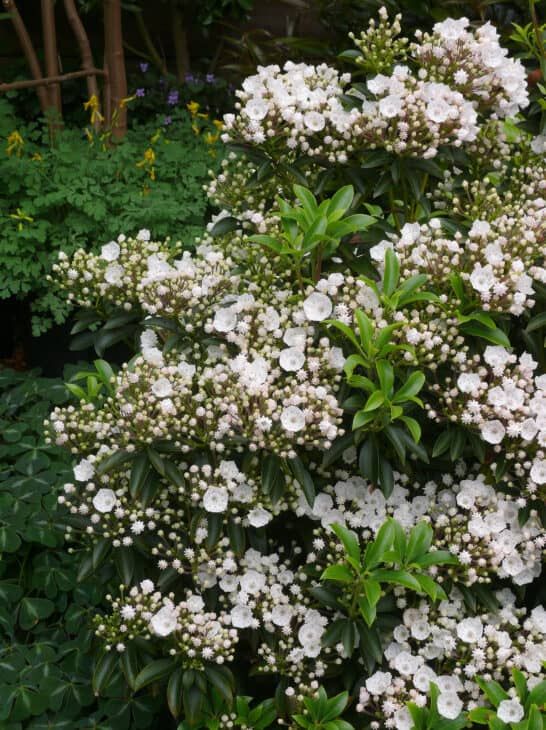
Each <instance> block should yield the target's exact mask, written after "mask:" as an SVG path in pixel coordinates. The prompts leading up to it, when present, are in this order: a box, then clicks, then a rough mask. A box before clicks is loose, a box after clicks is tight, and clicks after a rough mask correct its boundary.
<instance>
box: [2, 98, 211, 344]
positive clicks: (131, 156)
mask: <svg viewBox="0 0 546 730" xmlns="http://www.w3.org/2000/svg"><path fill="white" fill-rule="evenodd" d="M128 103H130V102H128ZM87 113H88V114H89V115H90V117H92V116H93V114H94V113H97V112H96V111H94V108H93V105H92V104H91V105H90V106H89V105H88V109H87ZM0 136H2V137H3V140H4V141H3V144H2V149H1V150H0V153H1V154H0V174H1V175H2V179H3V180H4V185H3V186H2V193H1V194H0V215H1V216H2V221H3V228H2V230H3V236H2V242H1V243H0V260H1V264H2V270H3V272H4V276H3V278H2V284H1V286H0V297H1V298H3V299H4V298H9V297H14V296H15V297H17V298H19V299H28V300H30V302H31V305H32V311H33V330H34V333H35V334H40V333H41V332H43V331H45V330H47V329H48V328H49V327H50V326H51V324H52V323H53V322H55V323H57V324H59V323H61V322H63V321H64V319H65V317H66V306H65V305H64V302H63V301H62V300H61V299H60V298H59V297H57V296H56V295H55V292H54V291H53V290H52V289H51V288H50V287H48V284H47V281H46V276H47V275H48V274H49V273H50V271H51V266H52V264H53V262H54V261H56V259H57V256H58V253H59V251H63V252H64V253H66V254H67V255H70V254H72V253H73V252H74V251H75V250H76V249H78V248H80V247H81V246H89V245H94V246H95V247H97V246H100V244H101V242H102V243H104V242H106V241H108V240H109V239H110V238H112V237H113V236H115V235H117V234H118V233H119V230H120V225H121V227H122V228H128V227H133V226H136V230H138V228H139V227H144V226H145V225H153V227H154V230H155V231H157V234H158V235H160V236H161V237H163V238H166V237H168V236H171V237H173V238H174V237H175V236H176V237H181V238H183V239H186V240H191V239H192V238H193V237H194V236H195V235H197V233H198V232H199V231H200V230H201V229H202V226H203V224H204V220H205V213H206V209H207V199H206V196H205V194H204V192H203V183H204V182H205V181H206V177H207V170H209V169H210V168H211V167H213V166H214V165H215V158H214V157H213V156H211V153H213V154H215V152H214V148H215V140H216V137H217V130H216V128H215V127H214V125H213V124H212V120H207V119H203V118H198V119H196V118H195V114H193V115H192V114H191V113H190V112H189V111H188V110H187V109H186V108H185V107H183V108H182V107H179V108H177V109H175V110H173V111H172V113H171V114H170V116H169V118H168V119H166V118H165V115H159V116H152V117H151V118H149V119H148V121H146V122H142V123H135V124H134V125H133V126H132V127H131V128H130V129H129V131H128V132H127V134H126V136H125V137H124V138H123V140H121V141H117V142H114V141H113V140H112V138H111V135H110V133H109V132H108V130H106V131H102V132H100V133H96V132H94V131H93V127H92V126H91V124H90V125H89V126H88V127H87V131H86V132H84V131H82V130H81V129H78V128H66V129H63V130H59V131H57V132H56V135H55V138H54V139H53V140H51V138H50V132H49V131H48V129H47V127H46V126H45V125H43V124H40V123H38V122H31V123H28V124H26V125H21V123H20V122H18V121H17V119H16V117H15V116H14V115H13V113H12V110H11V108H10V106H9V104H7V103H4V104H2V106H1V107H0Z"/></svg>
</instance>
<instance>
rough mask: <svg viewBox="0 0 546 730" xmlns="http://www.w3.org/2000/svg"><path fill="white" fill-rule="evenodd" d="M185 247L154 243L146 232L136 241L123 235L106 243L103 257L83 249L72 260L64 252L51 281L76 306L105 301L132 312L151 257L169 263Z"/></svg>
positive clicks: (175, 244)
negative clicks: (99, 299) (98, 300)
mask: <svg viewBox="0 0 546 730" xmlns="http://www.w3.org/2000/svg"><path fill="white" fill-rule="evenodd" d="M181 248H182V244H181V243H180V241H178V242H176V243H175V242H172V241H170V240H169V239H167V240H165V241H161V242H159V241H152V240H151V238H150V231H148V230H146V229H142V230H141V231H139V232H138V233H137V235H136V236H135V237H134V238H131V237H127V236H126V235H125V234H123V233H122V234H120V235H119V236H118V238H117V240H115V241H110V242H109V243H106V244H104V246H102V248H101V252H100V254H93V253H89V252H88V251H86V250H85V249H83V248H81V249H78V250H77V251H76V252H75V254H74V255H73V256H72V258H71V259H69V258H68V256H67V255H66V254H65V253H64V252H63V251H60V252H59V260H58V262H57V263H56V264H54V265H53V275H52V276H50V277H49V280H50V281H53V283H54V284H55V286H57V287H59V288H60V289H62V290H64V291H65V292H66V297H67V299H68V301H69V302H70V303H71V304H73V305H78V306H80V307H94V306H95V304H96V302H97V299H98V298H101V299H103V300H105V301H106V302H109V303H111V304H114V305H115V306H116V307H123V308H124V309H126V310H127V311H130V310H131V309H132V307H133V306H134V305H135V304H136V303H137V298H136V296H135V295H136V292H137V285H138V283H139V282H140V281H141V279H142V277H143V276H144V272H145V271H146V268H147V261H148V258H149V257H152V258H153V259H155V260H158V261H164V262H167V261H168V260H169V259H170V258H171V257H173V256H176V255H177V254H178V253H179V252H180V250H181Z"/></svg>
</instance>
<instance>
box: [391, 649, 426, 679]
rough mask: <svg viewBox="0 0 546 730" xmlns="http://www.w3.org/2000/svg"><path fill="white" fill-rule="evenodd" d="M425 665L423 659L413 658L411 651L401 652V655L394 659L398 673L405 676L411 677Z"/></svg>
mask: <svg viewBox="0 0 546 730" xmlns="http://www.w3.org/2000/svg"><path fill="white" fill-rule="evenodd" d="M422 663H423V658H422V657H420V656H413V654H410V653H409V651H401V652H400V654H397V656H396V657H395V658H394V661H393V666H394V668H395V669H396V671H397V672H400V674H402V675H404V676H411V675H412V674H415V672H416V671H417V670H418V669H419V667H420V665H421V664H422Z"/></svg>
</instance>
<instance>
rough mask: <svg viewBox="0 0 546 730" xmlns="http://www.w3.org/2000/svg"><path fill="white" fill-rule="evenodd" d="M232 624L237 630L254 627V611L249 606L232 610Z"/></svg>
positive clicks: (236, 607)
mask: <svg viewBox="0 0 546 730" xmlns="http://www.w3.org/2000/svg"><path fill="white" fill-rule="evenodd" d="M231 623H232V624H233V626H234V627H235V628H236V629H247V628H248V627H249V626H251V625H252V611H251V610H250V608H249V607H248V606H235V607H234V608H232V609H231Z"/></svg>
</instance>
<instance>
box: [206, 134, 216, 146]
mask: <svg viewBox="0 0 546 730" xmlns="http://www.w3.org/2000/svg"><path fill="white" fill-rule="evenodd" d="M218 136H219V135H218V134H212V132H207V133H206V134H205V136H204V140H205V142H206V144H215V143H216V142H218Z"/></svg>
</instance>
